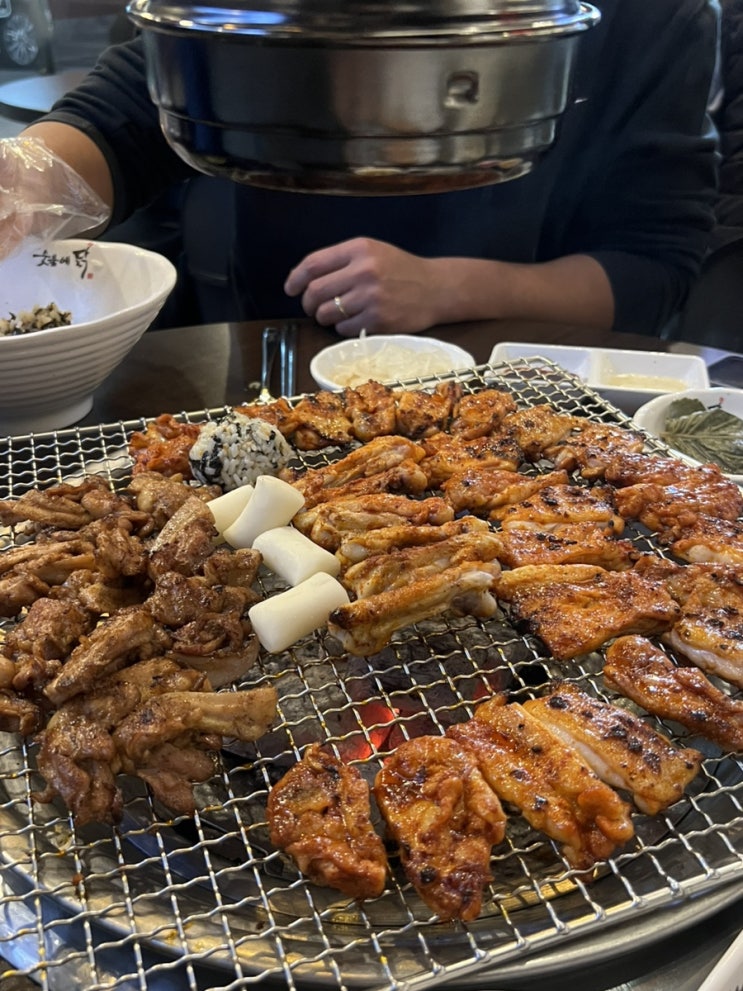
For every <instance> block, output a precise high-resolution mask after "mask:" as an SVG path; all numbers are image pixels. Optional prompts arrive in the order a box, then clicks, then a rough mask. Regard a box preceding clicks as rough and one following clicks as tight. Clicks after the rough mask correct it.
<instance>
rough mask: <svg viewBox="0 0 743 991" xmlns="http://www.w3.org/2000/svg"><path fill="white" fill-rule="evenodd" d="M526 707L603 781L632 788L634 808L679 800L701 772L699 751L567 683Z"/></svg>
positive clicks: (652, 808)
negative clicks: (677, 743)
mask: <svg viewBox="0 0 743 991" xmlns="http://www.w3.org/2000/svg"><path fill="white" fill-rule="evenodd" d="M524 709H526V711H527V712H528V713H529V715H531V716H533V717H534V718H535V719H538V720H539V721H540V722H542V723H543V724H544V725H545V726H546V727H547V728H548V729H549V730H551V732H553V733H554V734H555V735H556V736H559V737H560V739H561V740H563V742H564V743H566V744H568V746H572V747H575V749H576V750H577V751H578V752H579V753H580V754H581V756H582V757H583V758H584V760H585V761H586V763H587V764H588V765H589V766H590V767H591V768H592V769H593V771H594V772H595V773H596V774H597V775H598V776H599V777H600V778H601V780H602V781H605V782H606V784H608V785H612V786H613V787H614V788H620V789H624V790H626V791H628V792H630V794H631V795H632V799H633V801H634V803H635V805H636V806H637V808H638V809H640V811H641V812H645V813H647V814H648V815H655V814H656V813H657V812H660V811H661V809H665V808H667V807H668V806H669V805H673V803H674V802H677V801H678V800H679V799H680V798H681V797H682V796H683V794H684V791H685V789H686V787H687V785H688V784H689V783H690V782H691V781H692V780H693V779H694V778H695V777H696V775H697V773H698V771H699V766H700V764H701V761H702V755H701V754H700V753H699V751H698V750H692V749H691V748H689V747H685V748H679V747H675V746H674V745H673V744H672V743H671V741H670V740H669V739H668V738H667V737H665V736H662V735H661V734H660V733H657V732H656V731H655V730H654V729H652V727H650V726H649V725H648V723H646V722H645V721H644V720H642V719H640V718H639V717H637V716H635V715H633V713H631V712H629V711H628V710H626V709H622V708H620V707H619V706H616V705H611V704H610V703H608V702H602V701H601V700H600V699H597V698H594V697H593V696H591V695H589V694H588V693H587V692H584V691H581V689H580V688H578V687H577V685H574V684H573V683H571V682H568V681H564V682H561V683H560V684H558V685H557V686H556V687H555V688H554V689H553V690H552V691H551V692H550V693H549V695H546V696H542V697H540V698H536V699H530V700H529V701H528V702H525V703H524Z"/></svg>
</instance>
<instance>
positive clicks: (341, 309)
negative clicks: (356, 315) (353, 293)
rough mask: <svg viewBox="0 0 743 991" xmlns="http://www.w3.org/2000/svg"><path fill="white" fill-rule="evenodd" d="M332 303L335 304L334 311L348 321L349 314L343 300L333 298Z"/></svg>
mask: <svg viewBox="0 0 743 991" xmlns="http://www.w3.org/2000/svg"><path fill="white" fill-rule="evenodd" d="M333 302H334V303H335V306H336V309H337V310H338V312H339V313H340V315H341V316H342V317H343V319H344V320H348V317H349V314H348V311H347V310H346V308H345V306H344V305H343V300H342V299H341V298H340V296H333Z"/></svg>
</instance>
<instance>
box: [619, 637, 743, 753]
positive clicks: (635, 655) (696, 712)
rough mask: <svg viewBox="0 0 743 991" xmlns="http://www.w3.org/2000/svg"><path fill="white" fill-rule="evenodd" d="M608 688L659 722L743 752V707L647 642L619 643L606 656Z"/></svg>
mask: <svg viewBox="0 0 743 991" xmlns="http://www.w3.org/2000/svg"><path fill="white" fill-rule="evenodd" d="M604 682H605V683H606V685H608V686H609V687H610V688H613V689H615V690H616V691H618V692H620V693H621V694H622V695H624V696H626V697H627V698H628V699H631V700H632V701H633V702H636V703H637V705H641V706H642V707H643V708H644V709H646V710H647V711H648V712H650V713H652V714H653V715H654V716H658V717H659V718H660V719H671V720H673V722H675V723H680V724H681V726H685V727H686V728H687V729H688V730H690V731H691V732H692V733H699V734H700V736H704V737H706V738H707V739H708V740H712V741H713V743H716V744H718V746H720V747H722V749H723V750H733V751H738V752H741V751H743V702H738V701H735V700H734V699H731V698H730V697H729V696H728V695H726V694H725V692H722V691H720V689H719V688H717V687H716V686H715V685H713V684H712V682H711V681H710V680H709V678H707V677H706V675H704V674H703V673H702V672H701V671H700V670H699V669H698V668H695V667H679V666H678V665H676V664H673V663H672V662H671V660H670V659H669V658H668V657H667V656H666V655H665V654H664V652H663V651H662V650H661V649H660V647H656V646H655V644H653V643H651V642H650V641H649V640H646V639H645V637H639V636H627V637H619V639H618V640H615V641H614V643H612V644H611V645H610V646H609V648H608V649H607V651H606V663H605V664H604Z"/></svg>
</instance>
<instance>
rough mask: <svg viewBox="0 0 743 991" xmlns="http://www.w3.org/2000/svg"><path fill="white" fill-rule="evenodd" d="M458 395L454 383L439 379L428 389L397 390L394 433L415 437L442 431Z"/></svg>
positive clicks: (460, 388)
mask: <svg viewBox="0 0 743 991" xmlns="http://www.w3.org/2000/svg"><path fill="white" fill-rule="evenodd" d="M461 395H462V387H461V385H459V384H458V383H457V382H439V383H438V385H437V386H436V388H435V389H434V390H433V391H432V392H428V391H426V390H424V389H400V390H398V391H396V392H395V401H396V415H395V416H396V424H397V433H398V434H402V435H403V437H412V438H413V439H416V440H417V439H418V438H420V437H426V436H428V435H429V434H433V433H436V432H437V431H439V430H444V429H445V427H446V425H447V424H448V423H449V421H450V419H451V416H452V412H453V410H454V406H455V404H456V403H457V402H458V401H459V398H460V397H461Z"/></svg>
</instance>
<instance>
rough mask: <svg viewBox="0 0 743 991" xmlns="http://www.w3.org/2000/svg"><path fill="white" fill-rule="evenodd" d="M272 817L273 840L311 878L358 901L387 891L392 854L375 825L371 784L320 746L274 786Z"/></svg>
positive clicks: (270, 802)
mask: <svg viewBox="0 0 743 991" xmlns="http://www.w3.org/2000/svg"><path fill="white" fill-rule="evenodd" d="M266 818H267V821H268V828H269V831H270V837H271V842H272V843H273V844H274V845H275V846H277V847H278V848H279V849H281V850H284V851H285V852H286V853H287V854H288V855H289V856H290V857H291V858H292V860H294V861H295V863H296V865H297V867H298V868H299V870H300V871H301V872H302V873H303V874H304V875H306V877H307V878H309V880H310V881H312V882H314V883H315V884H319V885H322V886H323V887H330V888H335V889H337V890H338V891H341V892H343V894H345V895H348V897H349V898H356V899H365V898H376V897H378V896H379V895H381V894H382V892H383V891H384V886H385V881H386V877H387V855H386V853H385V849H384V844H383V843H382V841H381V839H380V838H379V836H378V835H377V834H376V832H375V831H374V828H373V826H372V823H371V809H370V794H369V786H368V785H367V783H366V781H364V779H363V778H362V777H361V775H360V774H359V772H358V771H357V770H356V769H355V768H354V767H352V766H351V765H348V764H345V763H344V762H343V761H341V760H340V759H339V758H337V757H336V756H334V755H333V754H330V753H328V752H326V751H324V750H322V749H321V748H320V746H319V744H316V743H315V744H312V745H311V746H309V747H308V748H307V750H306V751H305V753H304V756H303V757H302V760H301V761H299V763H297V764H295V765H294V767H292V768H290V769H289V770H288V771H287V772H286V774H285V775H284V776H283V778H281V780H280V781H279V782H278V783H277V784H275V785H274V786H273V788H272V789H271V791H270V792H269V795H268V801H267V803H266Z"/></svg>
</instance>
